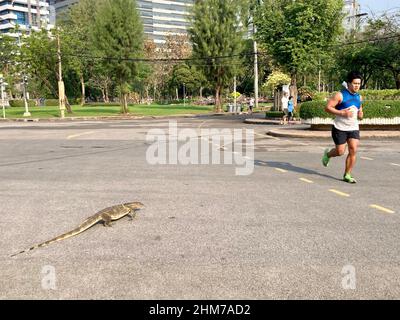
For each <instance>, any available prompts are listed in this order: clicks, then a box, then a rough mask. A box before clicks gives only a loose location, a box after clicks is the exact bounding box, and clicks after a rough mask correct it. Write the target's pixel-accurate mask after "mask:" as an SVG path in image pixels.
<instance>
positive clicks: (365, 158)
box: [360, 157, 374, 161]
mask: <svg viewBox="0 0 400 320" xmlns="http://www.w3.org/2000/svg"><path fill="white" fill-rule="evenodd" d="M360 159H363V160H369V161H373V160H374V159H372V158H368V157H360Z"/></svg>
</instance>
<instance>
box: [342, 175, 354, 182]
mask: <svg viewBox="0 0 400 320" xmlns="http://www.w3.org/2000/svg"><path fill="white" fill-rule="evenodd" d="M343 181H345V182H347V183H357V180H356V179H354V178H353V177H352V176H351V174H350V173H346V174H345V175H344V176H343Z"/></svg>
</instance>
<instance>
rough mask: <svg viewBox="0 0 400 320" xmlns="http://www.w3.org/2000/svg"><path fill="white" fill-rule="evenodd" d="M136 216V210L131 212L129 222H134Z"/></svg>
mask: <svg viewBox="0 0 400 320" xmlns="http://www.w3.org/2000/svg"><path fill="white" fill-rule="evenodd" d="M135 216H136V211H135V210H132V211H130V212H129V213H128V217H129V220H131V221H132V220H133V218H134V217H135Z"/></svg>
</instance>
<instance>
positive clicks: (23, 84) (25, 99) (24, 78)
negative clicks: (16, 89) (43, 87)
mask: <svg viewBox="0 0 400 320" xmlns="http://www.w3.org/2000/svg"><path fill="white" fill-rule="evenodd" d="M22 79H23V83H22V90H23V94H24V105H25V113H24V117H30V116H31V113H30V112H29V107H28V97H27V94H26V84H27V82H28V77H27V76H26V75H23V76H22Z"/></svg>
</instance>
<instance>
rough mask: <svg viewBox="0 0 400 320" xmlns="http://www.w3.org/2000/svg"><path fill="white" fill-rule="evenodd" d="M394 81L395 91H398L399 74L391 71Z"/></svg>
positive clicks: (399, 87) (399, 83)
mask: <svg viewBox="0 0 400 320" xmlns="http://www.w3.org/2000/svg"><path fill="white" fill-rule="evenodd" d="M393 76H394V81H395V82H396V89H397V90H400V72H396V71H393Z"/></svg>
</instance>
